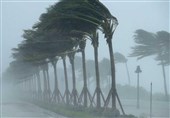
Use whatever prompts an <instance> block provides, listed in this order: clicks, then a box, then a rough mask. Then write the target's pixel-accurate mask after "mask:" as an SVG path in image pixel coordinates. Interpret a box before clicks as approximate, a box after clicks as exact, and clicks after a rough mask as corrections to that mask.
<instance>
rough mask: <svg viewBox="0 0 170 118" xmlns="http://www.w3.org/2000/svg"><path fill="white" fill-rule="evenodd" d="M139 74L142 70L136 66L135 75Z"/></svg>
mask: <svg viewBox="0 0 170 118" xmlns="http://www.w3.org/2000/svg"><path fill="white" fill-rule="evenodd" d="M141 72H142V70H141V69H140V66H139V65H138V66H137V68H136V70H135V73H141Z"/></svg>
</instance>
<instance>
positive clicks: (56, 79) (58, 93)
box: [52, 61, 60, 102]
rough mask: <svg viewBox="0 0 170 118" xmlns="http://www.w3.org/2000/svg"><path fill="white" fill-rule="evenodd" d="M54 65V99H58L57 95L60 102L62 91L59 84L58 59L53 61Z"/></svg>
mask: <svg viewBox="0 0 170 118" xmlns="http://www.w3.org/2000/svg"><path fill="white" fill-rule="evenodd" d="M52 65H53V69H54V81H55V83H54V92H53V95H54V101H56V97H57V101H58V102H60V91H59V85H58V77H57V61H53V63H52Z"/></svg>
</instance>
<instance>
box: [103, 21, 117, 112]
mask: <svg viewBox="0 0 170 118" xmlns="http://www.w3.org/2000/svg"><path fill="white" fill-rule="evenodd" d="M117 25H118V21H117V19H116V18H113V21H109V22H105V24H104V25H103V27H104V29H105V30H104V34H105V38H106V41H107V44H108V48H109V54H110V64H111V77H112V85H111V86H112V88H111V89H110V91H109V95H108V97H107V98H106V102H105V107H107V106H108V104H109V101H110V98H111V97H112V108H113V109H114V110H116V96H117V92H116V78H115V63H114V55H113V47H112V36H113V33H114V31H115V29H116V26H117Z"/></svg>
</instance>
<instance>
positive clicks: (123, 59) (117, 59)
mask: <svg viewBox="0 0 170 118" xmlns="http://www.w3.org/2000/svg"><path fill="white" fill-rule="evenodd" d="M114 55H115V63H124V64H125V66H126V71H127V75H128V81H129V85H130V75H129V69H128V65H127V61H128V59H127V58H126V57H125V56H124V55H123V54H121V53H119V52H116V53H114Z"/></svg>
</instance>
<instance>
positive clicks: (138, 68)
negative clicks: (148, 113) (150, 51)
mask: <svg viewBox="0 0 170 118" xmlns="http://www.w3.org/2000/svg"><path fill="white" fill-rule="evenodd" d="M141 72H142V70H141V69H140V66H137V68H136V70H135V73H137V108H138V109H139V107H140V106H139V73H141Z"/></svg>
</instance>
